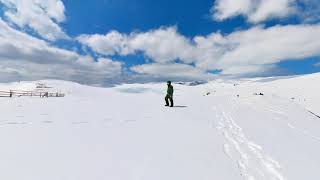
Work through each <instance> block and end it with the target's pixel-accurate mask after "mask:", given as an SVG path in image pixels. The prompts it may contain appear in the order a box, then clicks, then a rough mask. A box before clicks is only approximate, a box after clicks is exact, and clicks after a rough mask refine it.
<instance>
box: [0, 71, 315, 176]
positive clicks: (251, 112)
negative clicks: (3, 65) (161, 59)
mask: <svg viewBox="0 0 320 180" xmlns="http://www.w3.org/2000/svg"><path fill="white" fill-rule="evenodd" d="M37 83H43V84H45V85H46V86H48V87H50V89H53V90H54V91H59V92H62V93H65V94H66V96H65V97H62V98H38V97H12V98H0V108H1V112H2V113H1V117H0V142H1V143H2V144H1V148H0V159H1V162H0V169H1V170H2V171H1V173H0V179H6V180H21V179H23V180H43V179H45V180H56V179H59V180H73V179H74V180H88V179H90V180H103V179H108V180H109V179H110V180H132V179H139V180H150V179H152V180H164V179H165V180H177V179H183V180H195V179H201V180H212V179H219V180H301V179H306V180H313V179H314V180H316V179H319V178H320V174H319V170H318V169H319V167H320V156H319V152H320V118H319V117H317V116H318V115H319V114H320V104H319V102H320V96H319V93H318V92H320V89H319V88H320V86H319V84H320V74H312V75H306V76H296V77H286V78H284V77H282V78H255V79H242V80H228V81H226V80H215V81H211V82H209V83H206V84H197V86H189V84H181V83H180V84H174V88H175V93H174V100H175V104H176V107H174V108H168V107H165V106H164V95H165V92H166V83H149V84H123V85H119V86H116V87H113V88H101V87H90V86H85V85H80V84H77V83H73V82H66V81H57V80H43V81H36V82H20V83H19V82H16V83H5V84H0V90H10V89H15V90H34V88H35V87H36V86H37ZM260 93H261V95H259V94H260ZM255 94H258V95H255ZM311 112H312V113H311Z"/></svg>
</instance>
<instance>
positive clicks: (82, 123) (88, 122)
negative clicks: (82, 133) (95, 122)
mask: <svg viewBox="0 0 320 180" xmlns="http://www.w3.org/2000/svg"><path fill="white" fill-rule="evenodd" d="M88 123H89V122H85V121H83V122H72V124H88Z"/></svg>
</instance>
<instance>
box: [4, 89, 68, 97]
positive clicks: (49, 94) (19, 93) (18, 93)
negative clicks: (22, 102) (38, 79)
mask: <svg viewBox="0 0 320 180" xmlns="http://www.w3.org/2000/svg"><path fill="white" fill-rule="evenodd" d="M14 96H16V97H21V96H30V97H33V96H34V97H64V96H65V94H63V93H53V92H37V91H20V90H9V91H0V97H14Z"/></svg>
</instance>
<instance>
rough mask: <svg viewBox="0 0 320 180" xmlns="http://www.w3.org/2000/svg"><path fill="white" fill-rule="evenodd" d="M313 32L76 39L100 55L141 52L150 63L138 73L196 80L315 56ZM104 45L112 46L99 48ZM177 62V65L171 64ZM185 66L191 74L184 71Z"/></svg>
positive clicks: (165, 32) (317, 28)
mask: <svg viewBox="0 0 320 180" xmlns="http://www.w3.org/2000/svg"><path fill="white" fill-rule="evenodd" d="M113 33H115V32H111V34H113ZM319 33H320V25H287V26H274V27H269V28H264V27H262V26H256V27H253V28H250V29H248V30H242V31H235V32H233V33H230V34H227V35H224V34H221V33H212V34H209V35H207V36H196V37H194V38H187V37H184V36H183V35H181V34H179V33H178V32H177V29H176V28H175V27H168V28H160V29H157V30H152V31H149V32H141V33H134V34H120V33H118V32H117V33H116V34H117V36H119V37H122V38H117V40H116V41H109V40H110V39H108V41H106V42H105V43H104V42H103V41H105V40H106V39H107V38H106V37H109V36H110V33H108V34H106V35H99V36H98V35H83V36H80V37H79V38H78V39H79V41H80V42H82V43H83V44H85V45H86V46H89V47H91V48H92V49H94V50H96V51H97V52H98V53H101V54H105V55H108V54H120V55H123V54H126V55H127V54H134V53H136V52H137V51H140V52H143V53H144V54H145V55H146V56H147V57H149V58H151V60H152V61H153V62H154V64H151V65H149V64H148V65H142V66H137V67H134V68H133V70H134V71H135V72H138V73H148V74H150V75H154V72H160V70H161V71H163V72H165V71H164V70H165V67H167V68H168V69H170V70H173V69H174V70H173V71H174V73H176V74H179V73H180V74H181V76H182V77H183V76H184V75H185V74H183V73H184V72H188V74H189V75H190V74H194V76H198V75H199V74H201V73H202V74H203V75H206V72H208V71H212V70H221V71H222V72H221V73H222V74H223V75H235V76H243V75H262V74H267V73H268V72H270V71H274V69H275V68H276V67H277V66H276V65H277V63H279V62H281V61H284V60H303V59H304V58H307V57H313V56H318V55H320V41H319V40H318V38H315V37H317V36H318V34H319ZM97 37H100V39H97ZM119 39H121V40H119ZM108 43H109V44H110V43H111V44H113V47H109V46H108V45H107V46H105V45H104V44H108ZM302 44H303V46H302ZM114 47H117V48H114ZM122 47H123V48H124V49H122ZM123 52H125V53H123ZM177 60H178V61H179V63H180V64H181V66H178V65H177V64H176V62H177ZM173 67H174V68H173ZM182 67H183V68H182ZM186 67H188V68H189V70H190V69H193V70H192V71H184V70H185V69H187V68H186ZM191 67H192V68H191ZM152 71H154V72H152ZM157 74H161V73H157ZM163 74H168V73H167V72H166V73H163ZM204 77H206V76H204Z"/></svg>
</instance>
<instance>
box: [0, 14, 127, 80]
mask: <svg viewBox="0 0 320 180" xmlns="http://www.w3.org/2000/svg"><path fill="white" fill-rule="evenodd" d="M0 67H1V68H0V81H10V80H26V79H43V78H54V79H65V80H72V81H77V82H81V83H90V84H98V83H99V84H103V83H104V82H105V81H106V80H108V79H112V78H115V77H118V76H119V75H120V74H121V73H122V64H121V63H120V62H117V61H112V60H111V59H104V58H100V59H98V60H94V59H93V58H92V57H90V56H82V55H79V54H77V53H76V52H73V51H69V50H65V49H60V48H56V47H52V46H50V44H48V43H47V42H46V41H43V40H40V39H37V38H35V37H32V36H30V35H27V34H25V33H22V32H20V31H17V30H15V29H13V28H11V27H10V26H9V25H8V24H7V23H6V22H4V21H3V20H1V19H0Z"/></svg>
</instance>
